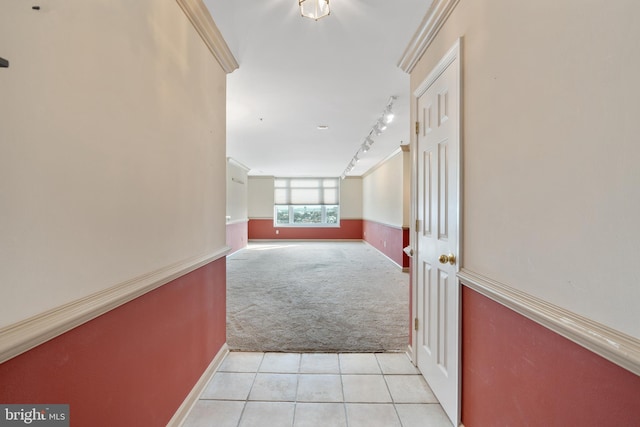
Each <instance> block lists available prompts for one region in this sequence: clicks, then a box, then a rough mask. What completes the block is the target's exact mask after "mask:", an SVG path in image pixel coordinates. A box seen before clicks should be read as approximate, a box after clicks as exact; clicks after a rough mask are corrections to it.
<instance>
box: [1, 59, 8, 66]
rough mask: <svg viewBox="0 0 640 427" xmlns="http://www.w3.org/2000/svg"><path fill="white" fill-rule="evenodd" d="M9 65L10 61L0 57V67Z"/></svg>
mask: <svg viewBox="0 0 640 427" xmlns="http://www.w3.org/2000/svg"><path fill="white" fill-rule="evenodd" d="M7 67H9V61H8V60H6V59H4V58H0V68H7Z"/></svg>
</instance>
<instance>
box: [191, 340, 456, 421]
mask: <svg viewBox="0 0 640 427" xmlns="http://www.w3.org/2000/svg"><path fill="white" fill-rule="evenodd" d="M183 426H184V427H204V426H209V427H210V426H216V427H227V426H229V427H254V426H255V427H258V426H260V427H263V426H269V427H280V426H283V427H285V426H286V427H324V426H331V427H347V426H348V427H378V426H379V427H396V426H397V427H450V426H451V423H450V422H449V420H448V419H447V417H446V415H445V413H444V411H443V410H442V408H441V407H440V404H439V403H438V401H437V399H436V398H435V396H434V395H433V393H432V392H431V389H430V388H429V386H428V385H427V383H426V382H425V381H424V379H423V378H422V376H421V375H420V374H419V373H418V371H417V369H416V368H415V367H414V366H413V365H412V364H411V362H410V361H409V358H408V357H407V356H406V354H404V353H375V354H374V353H340V354H337V353H302V354H301V353H261V352H232V353H229V354H228V355H227V357H226V358H225V360H224V361H223V362H222V364H221V366H220V368H219V369H218V371H217V372H216V374H215V375H214V377H213V379H212V380H211V381H210V382H209V384H208V385H207V387H206V388H205V390H204V391H203V392H202V394H201V396H200V398H199V400H198V401H197V403H196V404H195V406H194V407H193V408H192V409H191V412H190V414H189V416H188V418H187V419H186V421H185V423H184V424H183Z"/></svg>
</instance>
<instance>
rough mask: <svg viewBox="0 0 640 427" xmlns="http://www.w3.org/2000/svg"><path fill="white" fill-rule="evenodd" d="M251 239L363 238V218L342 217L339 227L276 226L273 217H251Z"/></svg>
mask: <svg viewBox="0 0 640 427" xmlns="http://www.w3.org/2000/svg"><path fill="white" fill-rule="evenodd" d="M249 239H267V240H273V239H282V240H288V239H313V240H316V239H328V240H341V239H355V240H362V220H361V219H341V220H340V226H339V227H274V225H273V219H269V218H264V219H262V218H260V219H250V220H249Z"/></svg>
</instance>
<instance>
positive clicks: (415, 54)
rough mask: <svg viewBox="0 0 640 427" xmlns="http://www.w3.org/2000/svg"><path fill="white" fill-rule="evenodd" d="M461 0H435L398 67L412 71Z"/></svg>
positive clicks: (405, 70) (406, 71) (407, 71)
mask: <svg viewBox="0 0 640 427" xmlns="http://www.w3.org/2000/svg"><path fill="white" fill-rule="evenodd" d="M459 1H460V0H434V1H433V3H431V6H430V7H429V10H428V11H427V14H426V15H425V17H424V19H423V20H422V22H421V23H420V25H419V26H418V29H417V30H416V32H415V34H414V35H413V37H412V38H411V40H410V41H409V45H408V46H407V48H406V49H405V51H404V53H403V54H402V57H401V58H400V60H399V61H398V67H400V69H401V70H402V71H404V72H405V73H411V71H413V68H414V67H415V66H416V64H417V63H418V61H419V60H420V58H421V57H422V55H423V54H424V53H425V52H426V51H427V49H428V48H429V45H430V44H431V42H433V39H435V37H436V35H437V34H438V31H440V28H441V27H442V25H443V24H444V23H445V21H446V20H447V18H448V17H449V15H450V14H451V12H452V11H453V9H454V8H455V7H456V5H457V4H458V2H459Z"/></svg>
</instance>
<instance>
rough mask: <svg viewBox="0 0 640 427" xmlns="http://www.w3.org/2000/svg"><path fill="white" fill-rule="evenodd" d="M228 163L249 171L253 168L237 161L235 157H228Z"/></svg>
mask: <svg viewBox="0 0 640 427" xmlns="http://www.w3.org/2000/svg"><path fill="white" fill-rule="evenodd" d="M227 163H229V164H230V165H233V166H236V167H238V168H240V169H243V170H244V171H245V172H249V171H250V170H251V168H250V167H249V166H247V165H244V164H242V163H240V162H239V161H237V160H236V159H234V158H233V157H227Z"/></svg>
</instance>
